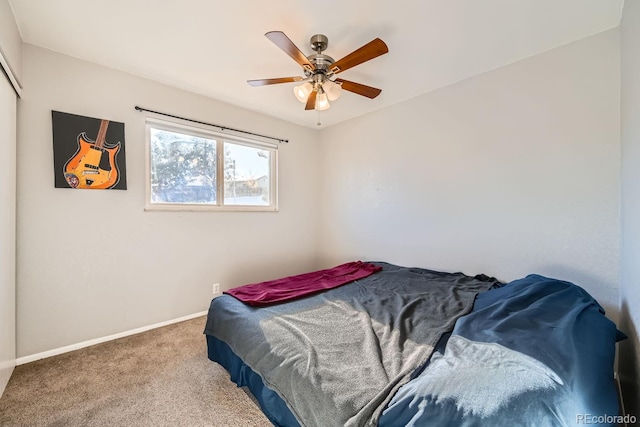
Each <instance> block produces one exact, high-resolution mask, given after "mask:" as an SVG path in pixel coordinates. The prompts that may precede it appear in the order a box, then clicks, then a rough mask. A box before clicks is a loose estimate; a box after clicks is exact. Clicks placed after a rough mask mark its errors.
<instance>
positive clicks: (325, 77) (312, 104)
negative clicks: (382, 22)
mask: <svg viewBox="0 0 640 427" xmlns="http://www.w3.org/2000/svg"><path fill="white" fill-rule="evenodd" d="M265 36H266V37H267V38H268V39H269V40H271V41H272V42H273V43H275V45H276V46H278V47H279V48H280V49H282V50H283V51H284V52H285V53H286V54H287V55H289V56H290V57H291V58H293V60H294V61H296V62H297V63H298V64H300V66H302V70H303V72H304V77H302V76H295V77H279V78H274V79H259V80H247V83H249V84H250V85H251V86H265V85H272V84H278V83H293V82H304V83H303V84H301V85H299V86H296V87H294V88H293V92H294V94H295V96H296V98H297V99H298V100H299V101H300V102H302V103H304V104H305V107H304V109H305V110H314V109H315V110H326V109H327V108H329V107H330V105H329V101H334V100H336V99H338V97H339V96H340V93H341V91H342V89H344V90H347V91H349V92H353V93H356V94H358V95H362V96H366V97H367V98H371V99H373V98H375V97H376V96H378V95H380V92H382V90H380V89H377V88H375V87H371V86H367V85H363V84H360V83H355V82H351V81H349V80H343V79H340V78H336V77H335V76H336V74H338V73H341V72H343V71H345V70H348V69H349V68H352V67H355V66H356V65H360V64H362V63H363V62H366V61H369V60H371V59H373V58H376V57H378V56H380V55H384V54H385V53H387V52H389V48H388V47H387V45H386V44H385V43H384V42H383V41H382V40H380V39H379V38H376V39H374V40H372V41H370V42H369V43H367V44H365V45H364V46H362V47H361V48H359V49H357V50H355V51H353V52H351V53H350V54H348V55H347V56H345V57H344V58H342V59H339V60H338V61H335V60H334V59H333V58H332V57H330V56H328V55H325V54H323V53H322V52H323V51H324V50H326V49H327V46H328V45H329V40H328V39H327V36H325V35H323V34H316V35H314V36H312V37H311V40H310V42H311V48H312V49H313V50H314V51H315V52H316V53H314V54H311V55H309V56H305V55H304V54H303V53H302V52H301V51H300V49H298V48H297V47H296V45H295V44H293V42H292V41H291V40H290V39H289V37H287V36H286V35H285V34H284V33H283V32H282V31H270V32H268V33H266V34H265Z"/></svg>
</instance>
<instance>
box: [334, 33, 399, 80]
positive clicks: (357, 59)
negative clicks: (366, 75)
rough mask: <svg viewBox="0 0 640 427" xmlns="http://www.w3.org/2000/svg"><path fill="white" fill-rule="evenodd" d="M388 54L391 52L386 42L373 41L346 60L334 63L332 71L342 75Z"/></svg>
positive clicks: (348, 56) (345, 58) (346, 57)
mask: <svg viewBox="0 0 640 427" xmlns="http://www.w3.org/2000/svg"><path fill="white" fill-rule="evenodd" d="M387 52H389V48H388V47H387V45H386V44H385V42H383V41H382V40H380V39H375V40H371V41H370V42H369V43H367V44H365V45H364V46H362V47H361V48H360V49H357V50H354V51H353V52H351V53H350V54H348V55H347V56H345V57H344V58H342V59H339V60H338V61H336V62H334V63H333V65H332V66H331V71H333V73H334V74H338V73H341V72H343V71H344V70H348V69H349V68H351V67H355V66H356V65H359V64H362V63H363V62H366V61H369V60H370V59H373V58H376V57H378V56H380V55H384V54H385V53H387Z"/></svg>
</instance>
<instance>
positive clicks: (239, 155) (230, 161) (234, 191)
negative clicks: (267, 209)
mask: <svg viewBox="0 0 640 427" xmlns="http://www.w3.org/2000/svg"><path fill="white" fill-rule="evenodd" d="M271 156H272V153H271V151H269V150H265V149H261V148H254V147H247V146H244V145H239V144H232V143H230V142H225V143H224V204H225V205H236V206H237V205H244V206H270V205H271V204H272V203H271V196H270V194H269V187H270V182H271V168H270V165H271Z"/></svg>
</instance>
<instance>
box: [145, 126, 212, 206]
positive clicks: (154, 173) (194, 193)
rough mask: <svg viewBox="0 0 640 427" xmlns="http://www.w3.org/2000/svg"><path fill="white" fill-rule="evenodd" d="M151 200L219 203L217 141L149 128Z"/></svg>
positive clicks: (155, 201) (156, 201) (157, 201)
mask: <svg viewBox="0 0 640 427" xmlns="http://www.w3.org/2000/svg"><path fill="white" fill-rule="evenodd" d="M149 148H150V150H149V151H150V153H151V158H150V169H151V203H191V204H216V141H215V140H211V139H207V138H201V137H197V136H193V135H185V134H181V133H177V132H172V131H167V130H162V129H155V128H151V129H150V147H149Z"/></svg>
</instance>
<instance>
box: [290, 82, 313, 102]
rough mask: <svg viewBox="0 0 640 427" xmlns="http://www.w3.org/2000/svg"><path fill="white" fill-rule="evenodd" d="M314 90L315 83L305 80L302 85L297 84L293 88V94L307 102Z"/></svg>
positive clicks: (301, 100)
mask: <svg viewBox="0 0 640 427" xmlns="http://www.w3.org/2000/svg"><path fill="white" fill-rule="evenodd" d="M312 90H313V85H312V84H311V83H309V82H304V83H303V84H301V85H300V86H296V87H294V88H293V94H294V95H295V96H296V99H297V100H298V101H300V102H302V103H303V104H304V103H305V102H307V98H308V97H309V94H310V93H311V91H312Z"/></svg>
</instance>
